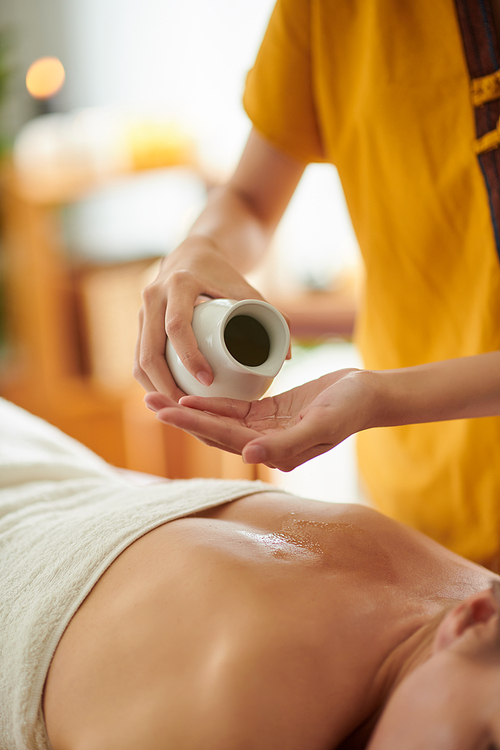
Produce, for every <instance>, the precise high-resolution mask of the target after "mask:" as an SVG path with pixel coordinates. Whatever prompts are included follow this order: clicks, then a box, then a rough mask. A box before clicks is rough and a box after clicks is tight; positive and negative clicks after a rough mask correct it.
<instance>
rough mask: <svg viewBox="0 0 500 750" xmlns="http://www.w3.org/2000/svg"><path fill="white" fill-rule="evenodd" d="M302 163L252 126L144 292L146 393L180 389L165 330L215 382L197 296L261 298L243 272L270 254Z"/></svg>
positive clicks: (138, 364)
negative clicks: (199, 330)
mask: <svg viewBox="0 0 500 750" xmlns="http://www.w3.org/2000/svg"><path fill="white" fill-rule="evenodd" d="M304 168H305V164H304V163H302V162H299V161H297V160H295V159H293V158H291V157H289V156H287V155H285V154H283V153H282V152H280V151H279V150H278V149H276V148H274V147H273V146H271V145H270V144H269V143H267V142H266V141H265V140H264V139H263V138H262V137H261V136H260V135H259V134H258V133H257V132H256V131H254V130H253V131H252V132H251V134H250V137H249V139H248V142H247V145H246V147H245V150H244V152H243V155H242V157H241V160H240V163H239V164H238V167H237V168H236V171H235V173H234V175H233V177H232V178H231V179H230V181H229V182H228V184H227V185H226V186H224V187H223V188H220V189H219V190H217V191H214V194H213V195H212V196H211V197H210V200H209V201H208V204H207V206H206V208H205V209H204V211H203V212H202V214H201V215H200V216H199V218H198V219H197V221H196V222H195V224H194V225H193V227H192V229H191V231H190V233H189V235H188V237H187V238H186V239H185V240H184V242H182V244H181V245H179V247H178V248H176V250H174V251H173V252H172V253H171V254H170V255H169V256H167V257H166V258H165V259H164V260H163V261H162V264H161V269H160V272H159V274H158V277H157V278H156V280H155V281H154V282H153V283H152V284H150V285H149V286H148V287H146V289H145V290H144V292H143V306H142V308H141V311H140V313H139V336H138V340H137V346H136V357H135V366H134V375H135V377H136V379H137V380H138V381H139V382H140V383H141V385H142V386H143V387H144V388H145V389H146V390H147V391H154V390H158V391H160V392H163V393H165V394H167V395H169V396H170V397H172V398H174V399H175V400H177V399H178V398H179V397H180V396H181V395H182V392H181V391H180V390H179V389H178V388H177V387H176V385H175V383H174V382H173V379H172V376H171V375H170V372H169V370H168V367H167V364H166V362H165V357H164V353H165V340H166V334H167V335H168V337H169V338H170V339H171V341H172V344H173V345H174V348H175V349H176V351H177V353H178V354H179V356H180V357H181V359H182V361H183V363H184V365H185V366H186V367H187V369H188V370H189V371H190V372H191V373H192V374H193V375H194V376H195V377H198V379H200V381H201V382H204V383H205V384H208V383H210V382H211V381H212V379H213V374H212V372H211V369H210V367H209V365H208V363H207V362H206V360H205V359H204V357H203V356H202V355H201V353H200V352H199V350H198V348H197V346H196V341H195V338H194V335H193V332H192V329H191V318H192V314H193V306H194V304H195V301H196V299H197V298H198V297H199V295H201V294H206V295H209V296H211V297H229V298H231V299H245V298H254V299H262V297H261V295H260V294H259V293H258V292H257V291H256V290H255V289H254V288H253V287H251V286H250V285H249V284H248V282H247V281H246V280H245V278H244V276H243V274H244V273H246V272H248V271H249V270H250V269H251V268H253V267H254V266H255V264H256V263H257V262H258V261H259V260H260V259H261V257H262V256H263V255H264V253H265V252H266V250H267V248H268V246H269V242H270V240H271V237H272V235H273V233H274V230H275V229H276V226H277V224H278V222H279V220H280V219H281V217H282V215H283V212H284V210H285V208H286V206H287V204H288V202H289V200H290V198H291V196H292V194H293V192H294V190H295V188H296V186H297V183H298V181H299V180H300V177H301V175H302V173H303V171H304ZM203 378H205V379H203Z"/></svg>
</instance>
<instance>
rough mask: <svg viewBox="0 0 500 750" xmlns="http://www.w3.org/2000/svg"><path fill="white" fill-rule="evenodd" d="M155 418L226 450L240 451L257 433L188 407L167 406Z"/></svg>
mask: <svg viewBox="0 0 500 750" xmlns="http://www.w3.org/2000/svg"><path fill="white" fill-rule="evenodd" d="M156 418H157V419H158V420H159V421H160V422H165V423H166V424H171V425H173V426H174V427H179V428H180V429H181V430H185V431H186V432H190V433H194V434H196V436H197V437H199V438H200V439H201V438H203V439H204V440H211V441H213V442H215V443H217V444H218V445H219V446H224V448H225V449H227V450H232V451H236V452H238V453H241V451H242V450H243V447H244V446H245V445H246V444H247V443H248V442H249V441H250V440H254V439H255V438H256V437H258V435H259V433H258V432H256V431H255V430H251V429H249V428H248V427H244V426H243V425H240V424H238V423H237V422H235V423H234V424H228V423H227V422H223V421H222V420H221V419H219V418H218V417H214V416H213V415H210V414H207V413H206V412H200V411H196V410H195V409H188V408H187V407H179V406H176V407H167V408H164V409H160V410H159V411H158V412H157V414H156Z"/></svg>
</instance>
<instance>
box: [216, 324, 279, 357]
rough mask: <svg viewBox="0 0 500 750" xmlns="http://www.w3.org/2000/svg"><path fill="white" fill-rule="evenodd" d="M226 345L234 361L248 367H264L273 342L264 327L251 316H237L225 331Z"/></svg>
mask: <svg viewBox="0 0 500 750" xmlns="http://www.w3.org/2000/svg"><path fill="white" fill-rule="evenodd" d="M224 343H225V344H226V346H227V349H228V351H229V353H230V354H231V355H232V356H233V357H234V359H235V360H236V361H237V362H239V363H240V364H242V365H245V366H246V367H258V366H259V365H263V364H264V362H265V361H266V360H267V358H268V357H269V352H270V351H271V342H270V341H269V336H268V334H267V331H266V329H265V328H264V326H263V325H262V324H261V323H259V321H258V320H255V318H251V317H250V316H249V315H235V316H234V318H231V320H230V321H229V322H228V324H227V325H226V328H225V330H224Z"/></svg>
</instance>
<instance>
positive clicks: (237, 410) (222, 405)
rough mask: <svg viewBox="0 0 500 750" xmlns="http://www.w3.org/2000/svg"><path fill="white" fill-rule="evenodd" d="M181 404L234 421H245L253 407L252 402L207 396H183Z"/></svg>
mask: <svg viewBox="0 0 500 750" xmlns="http://www.w3.org/2000/svg"><path fill="white" fill-rule="evenodd" d="M179 403H181V404H182V406H189V408H190V409H198V410H199V411H208V412H210V413H211V414H218V415H219V416H221V417H231V418H233V419H245V417H246V416H247V415H248V412H249V411H250V408H251V405H252V402H250V401H239V400H238V399H235V398H210V397H206V396H183V397H182V399H181V400H180V402H179Z"/></svg>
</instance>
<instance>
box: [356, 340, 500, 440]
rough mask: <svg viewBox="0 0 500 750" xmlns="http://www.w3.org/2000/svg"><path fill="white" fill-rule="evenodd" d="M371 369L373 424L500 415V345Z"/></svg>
mask: <svg viewBox="0 0 500 750" xmlns="http://www.w3.org/2000/svg"><path fill="white" fill-rule="evenodd" d="M366 375H367V377H369V378H370V383H371V389H372V402H373V417H372V420H371V421H372V423H371V424H370V425H368V426H370V427H387V426H394V425H403V424H414V423H421V422H437V421H442V420H449V419H463V418H472V417H487V416H495V415H500V351H496V352H491V353H488V354H479V355H476V356H473V357H463V358H460V359H450V360H444V361H441V362H433V363H430V364H426V365H419V366H417V367H408V368H402V369H400V370H385V371H373V372H367V373H366Z"/></svg>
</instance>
